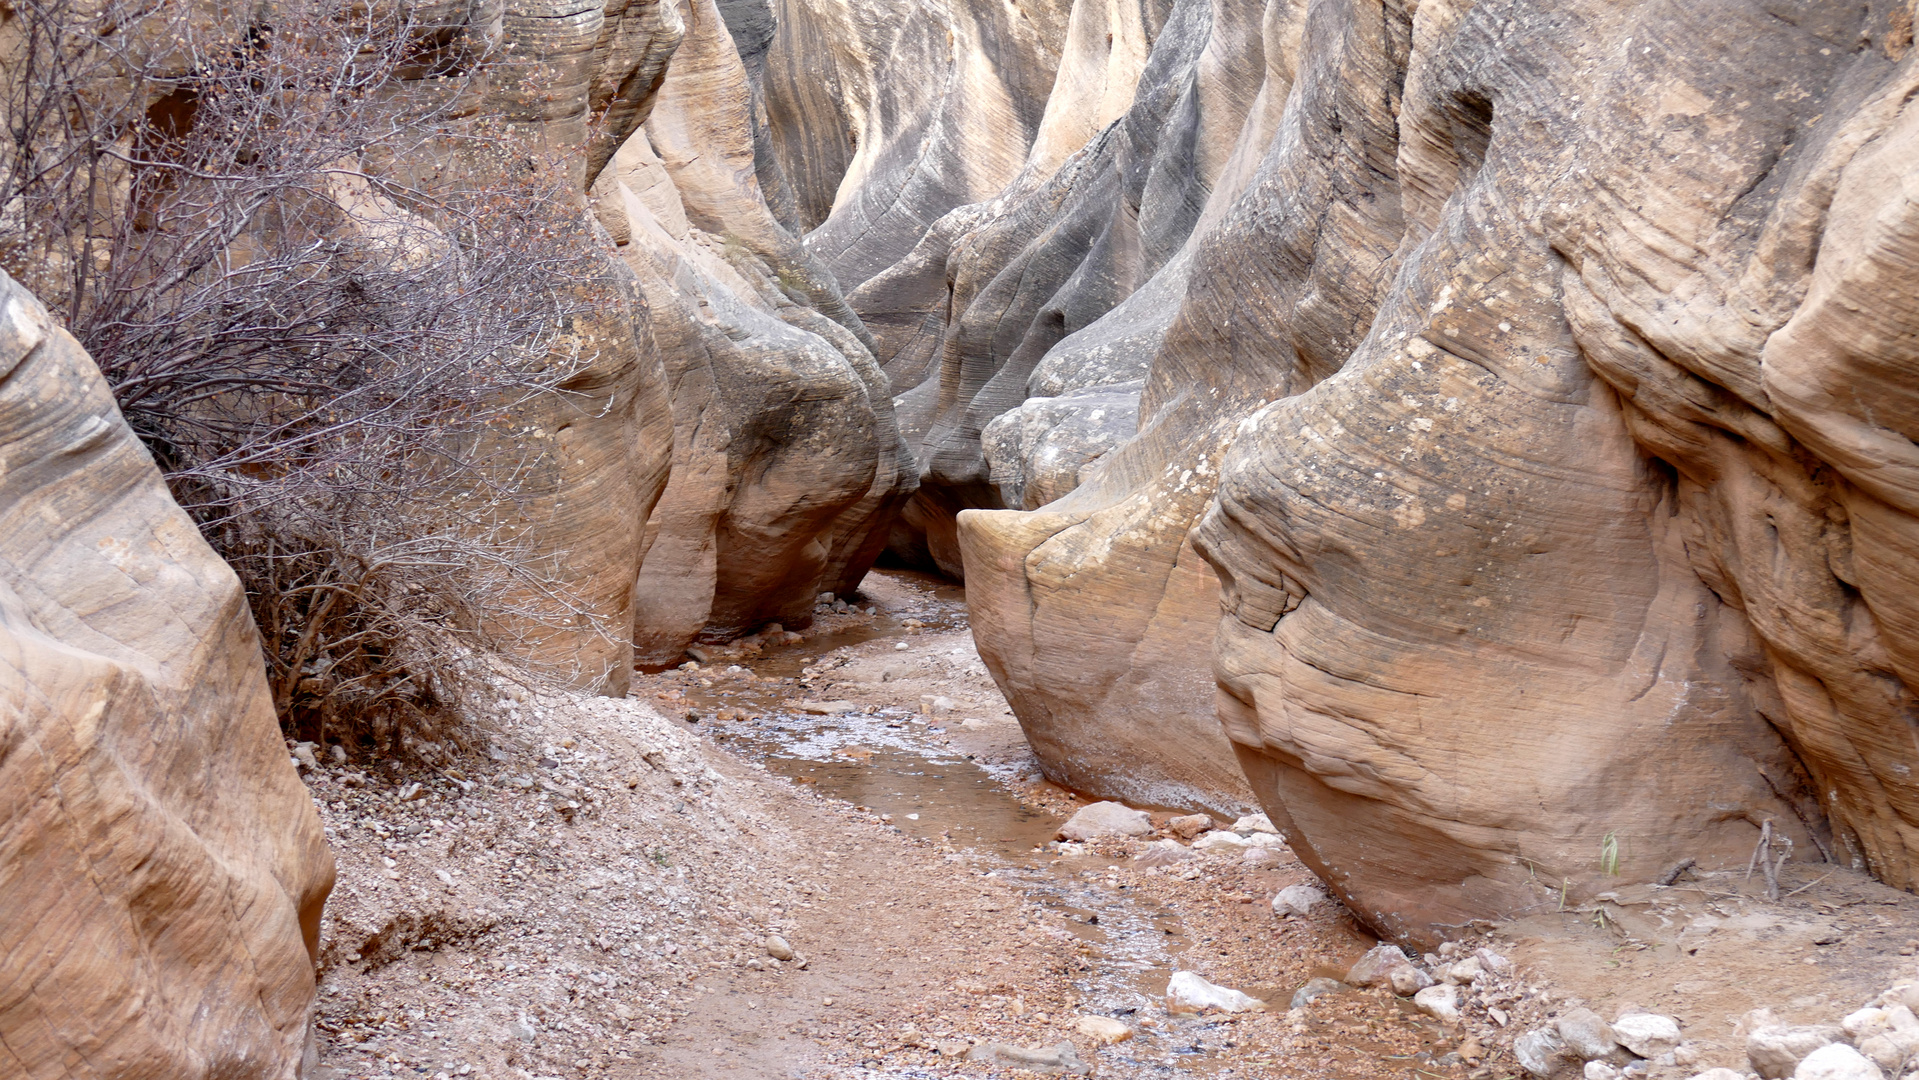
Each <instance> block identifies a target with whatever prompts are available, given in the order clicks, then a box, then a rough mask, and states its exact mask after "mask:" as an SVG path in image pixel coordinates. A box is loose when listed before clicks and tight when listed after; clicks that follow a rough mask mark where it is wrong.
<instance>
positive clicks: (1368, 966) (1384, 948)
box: [1346, 945, 1412, 986]
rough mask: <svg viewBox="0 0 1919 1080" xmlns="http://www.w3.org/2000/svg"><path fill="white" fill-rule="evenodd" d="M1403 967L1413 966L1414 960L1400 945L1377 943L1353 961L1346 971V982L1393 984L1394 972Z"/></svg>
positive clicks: (1352, 983) (1354, 983)
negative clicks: (1409, 958) (1408, 957)
mask: <svg viewBox="0 0 1919 1080" xmlns="http://www.w3.org/2000/svg"><path fill="white" fill-rule="evenodd" d="M1402 967H1412V961H1410V960H1407V959H1406V954H1405V953H1403V952H1401V951H1400V949H1399V946H1397V945H1375V946H1373V947H1372V948H1371V949H1368V950H1367V951H1366V955H1364V956H1362V957H1360V958H1359V959H1358V960H1357V961H1355V962H1354V963H1353V966H1352V968H1351V970H1349V971H1347V972H1346V982H1347V983H1348V984H1350V985H1352V986H1391V985H1392V981H1393V972H1394V971H1395V970H1396V969H1398V968H1402Z"/></svg>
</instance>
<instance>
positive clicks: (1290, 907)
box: [1273, 885, 1331, 919]
mask: <svg viewBox="0 0 1919 1080" xmlns="http://www.w3.org/2000/svg"><path fill="white" fill-rule="evenodd" d="M1329 899H1331V897H1329V896H1327V895H1326V890H1324V889H1321V888H1317V887H1315V886H1312V885H1288V886H1286V887H1285V888H1283V889H1281V890H1279V893H1278V895H1276V896H1274V897H1273V914H1275V915H1277V916H1279V917H1280V918H1282V919H1284V918H1286V917H1288V916H1291V915H1310V914H1312V910H1313V909H1314V908H1316V907H1318V906H1319V905H1321V904H1323V903H1326V902H1327V901H1328V900H1329Z"/></svg>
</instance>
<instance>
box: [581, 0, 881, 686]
mask: <svg viewBox="0 0 1919 1080" xmlns="http://www.w3.org/2000/svg"><path fill="white" fill-rule="evenodd" d="M683 20H684V23H685V25H686V28H687V30H686V37H685V40H684V41H683V42H682V43H681V45H680V47H679V50H678V51H677V52H676V53H675V54H674V56H673V59H672V62H671V64H670V65H669V67H668V71H667V77H666V80H665V82H664V84H663V86H662V88H661V90H660V94H659V97H658V99H657V101H656V103H655V104H654V107H653V111H652V113H651V116H650V118H649V119H648V121H647V123H646V126H645V127H644V128H643V129H642V130H641V131H639V132H637V133H636V134H634V135H633V136H631V137H630V138H629V139H628V140H627V141H626V143H625V144H624V145H623V147H622V149H621V150H620V152H619V153H618V154H617V155H616V156H615V158H614V160H613V164H612V166H611V167H610V168H609V169H608V170H607V171H606V172H605V173H604V174H602V176H601V177H600V179H599V181H598V183H597V185H596V188H595V191H596V209H597V211H598V213H599V215H600V218H601V220H602V221H603V222H605V223H606V224H607V225H608V227H609V232H610V233H611V234H612V236H613V239H614V240H615V242H616V243H617V244H618V245H619V249H620V251H621V253H622V254H623V255H624V257H625V261H626V263H627V265H629V266H630V267H631V268H632V270H633V272H634V273H635V275H636V276H637V278H638V280H639V285H640V289H641V291H642V293H643V294H644V295H645V297H646V299H647V303H648V307H649V310H650V329H651V333H652V336H653V340H654V343H655V344H656V346H657V348H658V354H659V356H660V357H661V359H662V361H663V362H664V364H665V369H666V381H667V385H668V388H669V393H670V395H671V402H672V417H673V434H672V447H673V466H672V477H671V480H670V481H669V483H668V484H667V487H666V491H665V493H664V495H663V496H662V497H661V499H660V502H659V504H658V506H657V508H656V509H655V511H654V513H653V515H652V517H651V519H650V520H649V521H648V522H647V523H646V530H645V534H644V543H645V556H644V563H643V566H642V569H641V572H640V576H639V580H638V584H637V586H636V587H635V589H634V599H635V619H634V644H635V654H636V659H637V660H638V662H639V663H640V664H642V665H648V666H662V665H666V664H673V663H678V662H679V661H680V660H682V659H683V658H684V650H685V648H686V646H687V645H688V644H690V643H691V642H692V641H693V640H695V639H696V638H698V637H701V636H706V637H708V638H714V639H725V638H729V637H733V636H737V635H739V634H742V633H747V632H750V631H752V630H754V629H756V628H757V627H759V626H761V625H763V624H765V623H767V622H779V623H781V624H782V625H785V626H788V627H794V626H804V625H806V624H807V623H809V622H810V621H811V620H812V610H813V604H814V599H815V597H817V595H818V594H819V593H821V592H836V593H838V592H851V591H852V590H853V589H854V588H855V587H857V585H858V584H859V581H860V579H861V578H862V577H863V576H865V573H866V571H867V569H868V567H870V566H871V565H872V563H873V560H874V558H875V557H877V556H878V554H879V552H880V548H881V547H882V546H883V545H884V543H885V538H886V532H885V528H886V523H887V522H888V521H889V520H891V518H892V517H893V516H894V514H895V512H896V510H897V508H898V506H899V504H900V503H901V502H902V501H904V500H905V499H906V498H907V497H908V496H909V495H910V494H911V493H912V490H913V486H914V483H915V477H914V470H913V466H912V457H911V451H910V450H909V449H908V448H907V447H906V446H905V445H904V444H903V443H902V441H901V439H900V434H899V427H898V425H897V423H896V422H895V420H894V415H893V402H892V392H891V389H890V386H889V383H888V381H887V379H886V376H885V375H884V374H882V373H881V371H880V369H879V366H878V364H877V363H876V362H875V360H874V358H873V352H872V338H871V337H870V336H869V335H868V333H867V330H866V328H865V326H864V325H863V324H862V323H861V321H860V319H859V317H858V316H857V315H855V314H853V312H852V311H851V309H849V308H848V307H847V305H846V303H845V301H844V300H843V299H842V298H841V295H840V292H839V288H838V285H837V284H836V282H835V279H834V277H833V275H832V272H831V271H830V270H829V269H828V268H827V267H826V265H825V264H824V263H823V262H822V261H821V260H820V259H819V258H817V257H815V256H814V255H813V254H811V253H810V252H808V251H807V250H806V249H805V248H804V247H802V246H801V244H800V241H799V238H798V237H797V236H796V235H795V234H794V233H793V232H792V231H791V230H790V229H789V228H788V227H787V226H786V225H785V224H784V223H782V221H781V220H780V218H779V215H777V214H776V213H775V212H774V210H773V209H772V208H771V207H770V206H769V204H768V201H767V195H766V188H765V187H764V186H763V185H762V183H761V180H760V170H759V167H758V165H756V152H755V134H754V133H755V130H756V128H755V124H756V121H755V119H754V117H755V111H754V110H755V99H754V90H753V83H752V81H751V79H750V78H749V72H748V69H747V66H746V64H745V62H744V61H743V60H742V58H741V50H740V47H739V45H738V44H737V43H736V42H735V40H734V38H733V37H732V35H731V32H730V31H729V29H728V26H727V23H726V21H725V20H724V19H723V18H722V17H721V12H720V10H719V8H718V7H717V6H716V5H715V4H713V3H712V2H711V0H703V2H697V3H688V4H686V5H685V6H684V9H683ZM762 130H763V129H762Z"/></svg>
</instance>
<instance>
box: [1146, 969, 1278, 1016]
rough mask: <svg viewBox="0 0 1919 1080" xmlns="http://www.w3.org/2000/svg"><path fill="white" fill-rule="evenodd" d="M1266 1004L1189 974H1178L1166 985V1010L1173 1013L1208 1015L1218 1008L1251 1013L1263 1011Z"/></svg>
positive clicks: (1184, 972)
mask: <svg viewBox="0 0 1919 1080" xmlns="http://www.w3.org/2000/svg"><path fill="white" fill-rule="evenodd" d="M1265 1007H1266V1003H1265V1002H1263V1001H1261V1000H1259V999H1258V998H1256V997H1253V996H1252V995H1251V994H1244V993H1241V992H1240V991H1238V990H1233V989H1230V988H1228V987H1224V986H1214V985H1213V984H1212V983H1209V982H1207V981H1206V980H1205V979H1202V978H1200V977H1199V976H1198V975H1196V974H1194V973H1193V972H1190V971H1180V972H1175V973H1174V974H1173V977H1172V979H1171V980H1169V981H1168V982H1167V983H1166V1011H1167V1012H1174V1013H1196V1012H1205V1011H1206V1010H1207V1009H1218V1010H1219V1011H1220V1012H1229V1013H1237V1012H1252V1011H1255V1010H1259V1009H1264V1008H1265Z"/></svg>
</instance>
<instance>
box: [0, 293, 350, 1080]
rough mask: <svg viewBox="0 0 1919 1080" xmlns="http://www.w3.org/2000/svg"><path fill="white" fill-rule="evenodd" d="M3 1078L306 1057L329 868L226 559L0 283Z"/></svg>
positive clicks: (72, 352) (100, 390)
mask: <svg viewBox="0 0 1919 1080" xmlns="http://www.w3.org/2000/svg"><path fill="white" fill-rule="evenodd" d="M0 462H3V463H4V465H0V897H5V900H6V906H7V917H6V919H5V920H0V986H4V987H6V988H7V1004H6V1007H5V1008H4V1009H0V1047H4V1051H0V1059H4V1061H5V1063H6V1064H5V1065H4V1066H3V1067H0V1071H4V1072H6V1073H7V1074H8V1075H10V1076H19V1077H23V1078H42V1077H44V1078H49V1080H51V1078H54V1077H70V1076H76V1075H86V1076H89V1077H100V1078H114V1077H129V1078H131V1077H148V1076H153V1077H158V1076H167V1077H210V1076H220V1077H232V1078H235V1080H255V1078H258V1080H279V1078H282V1077H287V1076H291V1075H293V1074H294V1072H295V1071H296V1070H297V1069H298V1068H299V1066H300V1062H301V1057H302V1054H303V1053H304V1051H305V1048H306V1045H307V1040H308V1037H309V1031H308V1021H309V1017H310V1014H311V1008H312V1005H313V1001H314V974H313V970H314V969H313V962H314V960H315V958H316V956H317V954H318V947H319V934H320V915H321V908H322V905H323V904H324V903H325V900H326V896H327V892H328V890H329V889H330V888H331V887H332V885H333V858H332V855H331V854H330V853H329V852H328V851H327V848H326V842H325V839H324V838H323V836H322V834H321V831H320V821H319V817H318V815H316V814H315V813H314V810H313V803H312V799H311V797H310V796H309V795H308V794H307V791H306V788H305V786H304V785H302V784H301V782H300V779H299V776H298V775H297V774H296V772H295V769H294V766H293V764H292V761H291V759H290V758H289V756H288V752H287V748H286V744H285V743H284V742H283V741H282V740H281V736H280V730H279V724H278V722H277V721H276V719H275V717H274V712H273V704H272V701H271V700H270V698H269V695H268V691H267V685H266V676H265V669H264V665H263V663H262V660H261V657H260V646H259V637H258V635H257V634H256V632H255V630H254V627H253V621H252V618H251V616H250V615H249V613H248V610H247V606H246V600H245V596H244V595H243V594H242V592H241V589H240V583H239V581H238V579H237V578H235V576H234V574H233V571H232V570H230V569H229V568H228V567H227V565H226V564H225V563H223V562H221V561H220V559H219V558H218V556H216V555H215V554H214V553H213V550H212V549H211V548H209V547H208V546H207V544H206V542H205V541H203V540H202V539H201V538H200V533H199V531H198V530H197V529H196V528H195V527H194V524H193V521H192V520H191V519H190V518H188V517H187V515H186V513H185V512H184V511H182V510H181V509H180V507H179V506H177V505H176V504H175V503H174V501H173V498H172V496H171V495H170V494H169V493H168V491H167V487H166V484H165V483H164V482H163V481H162V480H161V477H160V473H159V470H158V469H156V468H155V467H154V464H153V460H152V458H151V457H150V456H149V455H148V453H147V450H146V449H145V447H143V446H142V445H141V444H140V442H139V440H138V439H136V438H135V437H134V434H133V432H132V431H131V430H129V429H128V427H127V425H126V423H125V422H124V421H123V420H122V419H121V417H120V412H119V410H118V409H117V408H116V407H115V405H114V402H113V399H112V397H111V396H110V395H109V393H108V391H107V387H106V383H105V381H104V380H103V379H102V378H101V377H100V373H99V370H98V369H97V368H95V367H94V365H93V362H92V360H91V359H90V358H89V357H88V356H87V354H86V353H85V351H83V350H82V349H81V348H80V346H79V344H78V343H77V342H75V341H74V340H73V338H71V337H70V336H68V335H67V333H66V332H65V331H64V330H62V329H60V328H59V327H58V326H57V325H56V324H55V323H54V321H53V320H52V318H51V317H50V316H49V315H48V314H47V312H46V310H45V309H44V308H42V307H41V306H40V304H39V303H38V302H37V301H36V300H35V299H34V298H33V297H32V296H31V295H30V294H28V293H27V291H26V290H25V289H23V288H21V287H20V286H19V285H18V284H16V283H15V282H14V281H13V279H12V278H10V277H8V276H7V275H6V274H5V273H4V272H0Z"/></svg>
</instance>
